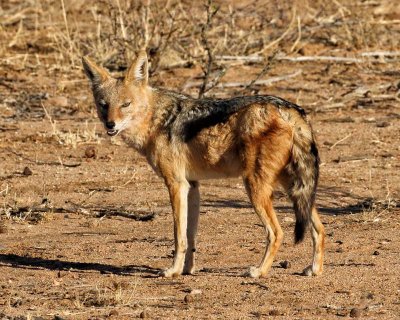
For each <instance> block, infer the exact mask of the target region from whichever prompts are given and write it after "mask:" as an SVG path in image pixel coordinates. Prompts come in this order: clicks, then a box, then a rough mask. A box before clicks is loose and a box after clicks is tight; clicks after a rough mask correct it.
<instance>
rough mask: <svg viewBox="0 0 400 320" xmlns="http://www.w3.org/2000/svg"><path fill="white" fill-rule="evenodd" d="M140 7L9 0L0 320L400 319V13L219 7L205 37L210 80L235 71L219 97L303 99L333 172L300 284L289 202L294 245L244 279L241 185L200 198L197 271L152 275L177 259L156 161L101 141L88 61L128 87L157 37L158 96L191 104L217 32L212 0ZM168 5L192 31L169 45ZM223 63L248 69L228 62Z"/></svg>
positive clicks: (248, 251)
mask: <svg viewBox="0 0 400 320" xmlns="http://www.w3.org/2000/svg"><path fill="white" fill-rule="evenodd" d="M64 2H65V3H64ZM118 3H119V5H120V7H121V10H120V8H118ZM132 3H136V2H135V1H132V2H129V1H123V0H121V1H115V2H114V1H109V2H107V1H104V2H98V3H97V4H96V5H93V6H92V7H89V5H88V2H85V1H72V0H71V1H68V0H65V1H49V0H47V1H38V0H37V1H35V0H30V1H19V0H5V1H4V0H3V1H2V2H1V3H0V203H1V207H0V219H1V221H0V319H132V318H138V317H141V318H152V319H153V318H154V319H247V318H261V319H269V318H271V319H274V318H277V319H336V318H350V317H359V318H362V319H399V318H400V259H399V255H400V232H399V227H400V215H399V214H400V208H399V203H400V194H399V192H400V177H399V168H400V162H399V160H400V142H399V141H400V139H399V137H400V102H399V100H400V81H399V80H400V71H399V70H400V51H399V49H400V6H399V4H398V2H397V1H396V0H393V1H384V0H381V1H369V0H368V1H341V0H338V1H332V2H331V1H328V0H320V1H310V2H308V1H287V2H285V3H284V4H282V3H283V1H244V0H243V1H233V2H229V1H220V2H218V3H217V5H220V10H219V11H218V12H217V13H216V15H215V16H214V17H212V18H213V19H214V22H213V23H212V24H210V25H209V26H208V28H206V32H205V33H204V34H205V35H206V36H207V37H208V43H209V46H211V47H212V48H214V49H213V50H214V51H213V52H212V54H213V55H214V59H215V60H214V62H213V68H214V69H215V70H216V71H213V72H214V74H211V77H215V76H218V74H222V73H218V70H223V69H224V68H225V69H226V73H225V75H223V77H222V78H221V79H220V80H221V81H220V84H221V83H222V84H227V83H228V84H229V83H233V82H242V83H244V84H245V85H246V84H248V83H250V81H251V80H254V79H257V80H266V79H273V80H274V79H275V80H274V81H275V82H273V81H272V82H270V83H269V84H268V83H267V84H264V85H263V84H254V85H253V86H252V88H250V89H246V88H243V86H236V85H235V86H232V87H227V86H226V87H223V86H221V85H220V86H218V87H215V88H214V89H212V90H210V91H209V92H208V93H207V95H208V96H218V97H223V96H225V97H226V96H230V95H237V94H252V93H260V94H266V93H268V94H274V95H278V96H281V97H283V98H285V99H288V100H291V101H294V102H297V103H298V104H300V105H302V106H304V108H305V109H306V110H307V113H308V114H309V117H310V119H311V121H312V123H313V127H314V129H315V132H316V135H317V138H318V144H319V149H320V154H321V159H322V164H321V179H320V185H319V190H318V197H317V204H318V207H319V210H320V213H321V217H322V220H323V223H324V225H325V228H326V233H327V239H326V260H325V270H324V274H323V275H322V276H320V277H303V276H301V270H302V269H303V268H304V267H305V266H306V265H307V264H309V262H310V259H311V241H310V237H309V236H308V237H307V239H306V241H304V242H303V243H301V244H300V245H297V246H294V244H293V237H292V232H293V225H294V220H293V214H292V209H291V205H290V203H289V202H288V201H287V199H286V198H285V196H284V195H283V194H282V193H280V192H277V193H276V197H275V198H276V200H275V206H276V209H277V212H278V216H279V220H280V222H281V224H282V227H283V229H284V232H285V239H284V243H283V245H282V247H281V249H280V251H279V253H278V256H277V259H276V261H275V263H274V264H273V267H272V270H271V272H270V274H269V276H268V277H267V278H264V279H257V280H254V279H250V278H246V277H244V276H243V274H244V272H245V271H246V270H247V268H248V267H249V266H251V265H255V264H257V263H258V262H259V260H260V259H261V256H262V253H263V250H264V231H263V229H262V227H261V225H260V222H259V221H258V220H257V217H256V215H255V214H254V213H253V210H252V208H251V207H250V205H249V202H248V200H247V197H246V194H245V191H244V189H243V186H242V183H241V181H240V179H229V180H223V181H221V180H219V181H214V180H210V181H204V182H203V183H202V184H201V193H202V206H201V217H200V230H199V237H198V239H199V240H198V242H199V244H198V254H197V269H198V272H197V273H196V275H194V276H184V277H179V278H176V279H164V278H160V277H158V272H159V271H160V270H161V269H163V268H166V267H168V266H169V265H170V264H171V262H172V249H173V234H172V215H171V214H170V211H171V209H170V206H169V199H168V194H167V191H166V189H165V187H164V186H163V183H162V181H161V180H160V179H159V178H158V177H156V176H155V174H154V173H152V171H151V169H150V168H149V166H148V165H147V164H146V162H145V160H144V159H142V158H141V157H140V156H138V155H137V154H136V153H135V152H134V151H133V150H131V149H128V148H127V147H126V146H125V145H124V144H123V143H122V142H121V141H120V140H119V139H118V137H117V138H113V139H110V138H109V137H108V136H107V135H106V134H105V132H104V130H103V128H102V127H101V126H100V124H99V123H98V120H97V118H96V115H95V112H94V110H93V102H92V97H91V94H90V91H89V90H90V89H89V85H88V83H87V81H86V79H85V77H84V75H83V72H82V69H81V66H80V63H79V57H80V55H82V54H90V55H91V56H92V57H94V59H96V60H97V61H99V62H105V61H106V62H107V63H105V65H107V66H108V67H109V68H110V69H111V70H112V71H113V72H117V73H118V71H120V70H123V69H124V67H125V68H126V63H127V61H126V60H124V59H127V57H129V56H130V55H133V53H134V52H135V50H136V49H137V47H138V46H139V45H142V44H143V43H141V44H140V43H139V42H140V41H142V40H140V39H143V36H146V32H147V33H149V34H153V35H154V34H155V35H157V32H158V35H159V37H158V38H157V36H154V37H153V38H152V40H151V41H150V42H149V44H150V47H151V45H153V47H155V49H154V48H153V51H154V52H155V53H154V52H153V53H154V56H153V58H152V59H153V65H156V60H157V59H158V62H159V66H160V67H159V68H157V69H155V70H154V72H153V74H154V75H153V77H152V83H153V84H154V85H162V86H164V87H168V88H171V89H175V90H184V91H185V92H187V93H190V94H193V95H196V94H197V92H198V89H199V84H201V83H202V79H203V78H204V77H202V74H203V72H202V68H201V67H202V66H203V67H204V66H205V65H206V64H207V48H206V47H207V43H206V42H207V41H206V42H204V41H202V40H201V23H203V22H204V21H205V20H206V19H205V12H204V11H205V9H204V7H203V5H202V3H201V2H196V4H191V2H189V1H178V2H176V3H175V2H173V1H168V2H167V1H165V2H163V1H155V2H154V3H152V4H151V5H150V6H147V5H140V4H139V5H138V4H132ZM137 3H139V1H138V2H137ZM146 3H147V2H146ZM157 5H158V7H152V6H157ZM63 6H64V9H63ZM160 6H161V7H160ZM215 7H216V6H215ZM215 7H212V8H211V10H214V8H215ZM157 8H158V9H157ZM160 8H161V9H160ZM165 8H167V9H168V10H169V13H170V14H172V15H173V14H175V16H177V17H178V18H179V19H181V20H179V19H178V20H177V22H175V24H172V23H171V24H168V23H165V25H162V28H164V29H163V30H164V31H165V30H167V31H168V30H170V29H169V28H168V26H170V25H173V28H172V29H171V30H172V32H171V37H170V38H169V39H167V37H168V36H165V34H168V33H169V32H167V31H165V32H164V34H163V35H161V36H160V32H161V31H162V30H161V29H162V28H161V27H158V29H157V28H153V27H154V26H155V25H157V23H159V24H162V23H164V22H163V21H164V20H163V19H162V17H164V18H165V17H167V18H165V19H166V20H165V21H170V22H171V15H169V16H168V15H167V14H166V13H165V12H166V10H167V9H165ZM189 9H190V10H189ZM159 14H160V15H163V14H164V16H162V17H161V18H159V19H158V20H157V17H158V15H159ZM133 15H135V17H138V19H136V20H134V19H131V20H129V18H130V17H131V16H133ZM168 17H169V18H168ZM121 18H122V19H121ZM168 19H170V20H168ZM185 19H186V20H185ZM121 21H122V22H124V21H125V24H124V25H121ZM157 21H158V22H157ZM202 21H203V22H202ZM122 24H123V23H122ZM144 25H145V26H147V27H148V28H147V29H146V28H144V27H143V26H144ZM124 28H125V29H124ZM135 28H136V29H135ZM124 30H125V31H124ZM126 30H128V31H129V32H126ZM146 30H147V31H146ZM160 30H161V31H160ZM199 30H200V31H199ZM124 32H125V35H124ZM135 32H136V33H135ZM127 34H128V35H127ZM132 34H134V35H135V37H137V38H136V40H135V41H133V40H132V39H131V40H132V41H131V42H129V41H124V40H126V37H133V36H132ZM118 37H120V38H118ZM162 37H164V38H162ZM121 39H122V40H121ZM138 39H139V40H138ZM157 39H158V40H157ZM160 39H164V40H165V41H164V42H162V41H161V45H160ZM120 40H121V41H120ZM203 40H204V39H203ZM152 41H153V42H152ZM157 41H158V42H157ZM154 43H155V44H154ZM163 43H165V44H163ZM113 48H117V51H116V52H114V51H112V50H111V49H113ZM121 48H122V49H121ZM124 48H125V49H124ZM126 48H129V50H131V51H129V50H128V49H126ZM121 50H126V51H121ZM185 50H186V51H185ZM160 51H162V52H161V53H160ZM166 52H167V53H168V54H169V56H168V57H167V54H166ZM371 52H372V53H371ZM228 55H230V56H232V55H234V56H236V57H239V58H236V59H235V60H229V58H228V57H225V58H221V57H219V58H217V56H228ZM250 55H252V56H257V57H261V58H260V59H258V60H257V59H254V60H255V61H249V59H248V56H250ZM246 57H247V58H246ZM321 57H328V58H321ZM332 57H335V58H332ZM161 58H162V59H163V60H162V59H161ZM290 59H292V60H290ZM301 59H304V60H305V61H301ZM160 61H161V62H160ZM263 69H265V70H264V71H265V72H264V73H263V74H261V76H260V77H257V75H258V74H260V72H261V71H262V70H263ZM281 76H283V79H282V78H277V77H281ZM245 85H244V86H245Z"/></svg>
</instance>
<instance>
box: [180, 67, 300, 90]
mask: <svg viewBox="0 0 400 320" xmlns="http://www.w3.org/2000/svg"><path fill="white" fill-rule="evenodd" d="M302 72H303V70H297V71H296V72H294V73H291V74H287V75H284V76H279V77H272V78H269V79H265V80H257V81H255V82H254V83H253V85H259V86H267V85H270V84H272V83H274V82H279V81H284V80H288V79H291V78H295V77H297V76H299V75H300V74H302ZM201 84H202V82H199V81H198V82H189V83H187V84H186V85H185V86H184V89H188V88H193V87H198V86H200V85H201ZM248 84H249V82H226V83H219V84H218V85H217V86H216V87H217V88H234V87H245V86H247V85H248Z"/></svg>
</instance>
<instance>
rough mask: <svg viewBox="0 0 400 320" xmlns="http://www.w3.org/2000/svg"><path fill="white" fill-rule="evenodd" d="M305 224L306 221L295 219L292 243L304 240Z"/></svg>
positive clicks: (306, 223)
mask: <svg viewBox="0 0 400 320" xmlns="http://www.w3.org/2000/svg"><path fill="white" fill-rule="evenodd" d="M307 225H308V221H296V225H295V227H294V243H295V244H298V243H300V242H301V241H303V240H304V236H305V234H306V228H307Z"/></svg>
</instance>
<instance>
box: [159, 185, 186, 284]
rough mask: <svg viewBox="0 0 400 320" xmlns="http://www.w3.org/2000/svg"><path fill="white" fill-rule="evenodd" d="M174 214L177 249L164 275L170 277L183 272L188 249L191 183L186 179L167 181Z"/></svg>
mask: <svg viewBox="0 0 400 320" xmlns="http://www.w3.org/2000/svg"><path fill="white" fill-rule="evenodd" d="M166 184H167V187H168V191H169V195H170V199H171V205H172V212H173V216H174V239H175V251H174V261H173V264H172V267H171V268H169V269H166V270H165V271H164V272H163V273H162V275H163V276H164V277H167V278H170V277H175V276H178V275H181V274H182V271H183V267H184V262H185V254H186V251H187V234H186V233H187V216H188V205H187V202H188V201H187V200H188V192H189V183H188V182H187V181H186V180H184V181H172V182H171V181H166Z"/></svg>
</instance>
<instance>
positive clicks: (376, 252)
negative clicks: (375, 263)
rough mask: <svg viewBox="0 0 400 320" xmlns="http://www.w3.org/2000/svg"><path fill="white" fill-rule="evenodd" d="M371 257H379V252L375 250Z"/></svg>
mask: <svg viewBox="0 0 400 320" xmlns="http://www.w3.org/2000/svg"><path fill="white" fill-rule="evenodd" d="M372 255H374V256H379V255H380V252H379V251H377V250H375V251H374V253H373V254H372Z"/></svg>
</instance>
